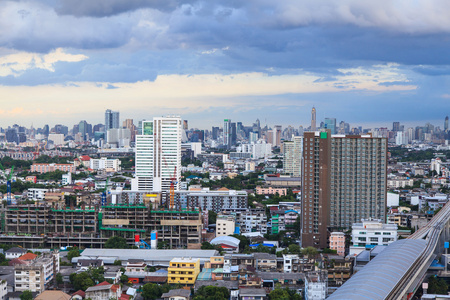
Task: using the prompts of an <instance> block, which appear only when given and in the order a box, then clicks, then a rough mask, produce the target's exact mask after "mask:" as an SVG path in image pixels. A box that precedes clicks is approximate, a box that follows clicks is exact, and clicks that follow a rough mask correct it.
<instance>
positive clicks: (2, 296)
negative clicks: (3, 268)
mask: <svg viewBox="0 0 450 300" xmlns="http://www.w3.org/2000/svg"><path fill="white" fill-rule="evenodd" d="M6 294H8V283H7V281H6V280H1V281H0V300H6Z"/></svg>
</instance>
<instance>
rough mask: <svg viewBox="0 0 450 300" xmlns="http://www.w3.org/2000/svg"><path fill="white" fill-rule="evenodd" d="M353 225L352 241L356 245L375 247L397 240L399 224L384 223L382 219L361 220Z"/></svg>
mask: <svg viewBox="0 0 450 300" xmlns="http://www.w3.org/2000/svg"><path fill="white" fill-rule="evenodd" d="M361 221H362V223H353V225H352V243H353V246H354V247H369V248H373V247H374V246H377V245H389V244H390V243H393V242H395V241H396V240H397V229H398V227H397V225H396V224H384V223H382V222H381V220H372V219H370V220H364V219H363V220H361Z"/></svg>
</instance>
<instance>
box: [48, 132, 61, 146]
mask: <svg viewBox="0 0 450 300" xmlns="http://www.w3.org/2000/svg"><path fill="white" fill-rule="evenodd" d="M48 140H49V141H52V142H53V144H54V145H55V146H60V145H64V134H62V133H50V134H49V135H48Z"/></svg>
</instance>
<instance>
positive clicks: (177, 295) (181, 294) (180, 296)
mask: <svg viewBox="0 0 450 300" xmlns="http://www.w3.org/2000/svg"><path fill="white" fill-rule="evenodd" d="M161 298H162V299H164V300H189V299H191V291H189V290H185V289H175V290H170V291H168V292H167V293H164V294H162V295H161Z"/></svg>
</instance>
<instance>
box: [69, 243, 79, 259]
mask: <svg viewBox="0 0 450 300" xmlns="http://www.w3.org/2000/svg"><path fill="white" fill-rule="evenodd" d="M78 256H80V250H79V249H78V248H77V247H73V248H72V249H71V250H70V251H69V252H68V253H67V259H68V260H69V261H70V262H72V258H74V257H78Z"/></svg>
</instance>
